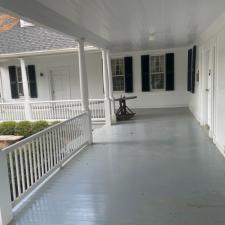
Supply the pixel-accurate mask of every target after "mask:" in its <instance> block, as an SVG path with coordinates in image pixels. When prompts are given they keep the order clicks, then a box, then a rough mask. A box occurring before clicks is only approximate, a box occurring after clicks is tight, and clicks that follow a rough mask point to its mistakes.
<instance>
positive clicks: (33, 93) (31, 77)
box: [27, 65, 37, 98]
mask: <svg viewBox="0 0 225 225" xmlns="http://www.w3.org/2000/svg"><path fill="white" fill-rule="evenodd" d="M27 72H28V82H29V87H30V97H31V98H37V81H36V71H35V65H29V66H27Z"/></svg>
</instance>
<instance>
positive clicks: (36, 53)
mask: <svg viewBox="0 0 225 225" xmlns="http://www.w3.org/2000/svg"><path fill="white" fill-rule="evenodd" d="M85 51H88V52H92V53H96V52H99V51H100V49H97V48H95V47H85ZM76 52H78V48H65V49H53V50H43V51H32V52H20V53H9V54H0V59H11V58H22V57H29V56H44V55H55V54H68V53H76Z"/></svg>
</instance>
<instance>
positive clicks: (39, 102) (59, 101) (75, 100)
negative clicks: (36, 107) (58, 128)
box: [30, 99, 81, 104]
mask: <svg viewBox="0 0 225 225" xmlns="http://www.w3.org/2000/svg"><path fill="white" fill-rule="evenodd" d="M80 101H81V100H77V99H74V100H56V101H33V102H30V104H42V103H61V102H80Z"/></svg>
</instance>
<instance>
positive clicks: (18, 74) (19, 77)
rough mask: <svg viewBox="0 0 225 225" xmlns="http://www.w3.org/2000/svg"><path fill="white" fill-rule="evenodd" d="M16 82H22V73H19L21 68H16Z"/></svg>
mask: <svg viewBox="0 0 225 225" xmlns="http://www.w3.org/2000/svg"><path fill="white" fill-rule="evenodd" d="M17 80H18V82H22V73H21V68H20V67H18V68H17Z"/></svg>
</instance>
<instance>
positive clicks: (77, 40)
mask: <svg viewBox="0 0 225 225" xmlns="http://www.w3.org/2000/svg"><path fill="white" fill-rule="evenodd" d="M85 40H86V39H85V38H84V37H82V38H77V39H75V41H76V42H78V43H84V42H85Z"/></svg>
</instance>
